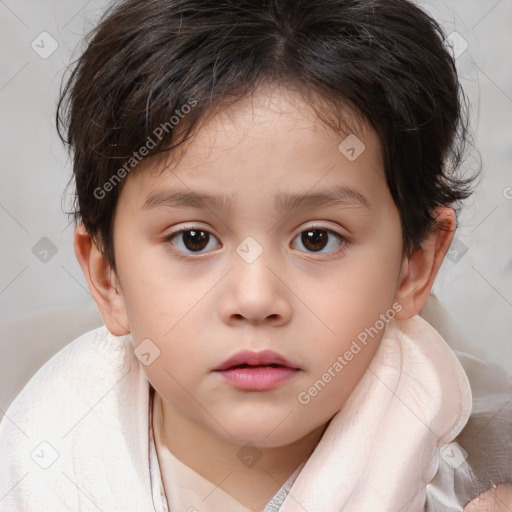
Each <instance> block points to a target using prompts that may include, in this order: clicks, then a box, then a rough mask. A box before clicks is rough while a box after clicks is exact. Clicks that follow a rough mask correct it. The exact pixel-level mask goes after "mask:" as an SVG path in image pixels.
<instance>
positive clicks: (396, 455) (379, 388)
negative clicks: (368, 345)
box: [280, 315, 472, 512]
mask: <svg viewBox="0 0 512 512" xmlns="http://www.w3.org/2000/svg"><path fill="white" fill-rule="evenodd" d="M471 404H472V398H471V389H470V385H469V381H468V379H467V377H466V374H465V373H464V370H463V368H462V366H461V365H460V363H459V361H458V360H457V358H456V356H455V355H454V353H453V352H452V351H451V349H450V348H449V346H448V345H447V344H446V342H445V341H444V339H443V338H442V337H441V336H440V335H439V333H438V332H437V331H436V330H435V329H434V328H433V327H432V326H431V325H430V324H428V323H427V322H426V321H425V320H423V319H422V318H421V317H420V316H418V315H417V316H415V317H413V318H410V319H408V320H397V319H393V320H391V321H390V322H389V324H388V325H387V328H386V331H385V333H384V336H383V339H382V341H381V344H380V346H379V348H378V349H377V352H376V354H375V356H374V358H373V360H372V362H371V363H370V366H369V367H368V369H367V371H366V372H365V373H364V375H363V377H362V378H361V380H360V381H359V383H358V384H357V386H356V387H355V388H354V391H353V392H352V394H351V395H350V397H349V399H348V400H347V402H346V404H345V406H344V407H343V409H342V410H341V411H340V412H338V413H337V414H336V415H335V416H334V417H333V418H332V420H331V421H330V423H329V425H328V427H327V429H326V431H325V433H324V435H323V437H322V439H321V440H320V442H319V444H318V446H317V447H316V449H315V451H314V452H313V454H312V455H311V457H310V458H309V460H308V461H307V463H306V465H305V466H304V468H303V469H302V471H301V473H300V474H299V475H298V477H297V479H296V480H295V482H294V484H293V486H292V487H291V489H290V492H289V495H288V496H287V498H286V499H285V501H284V503H283V505H282V507H281V508H280V512H295V511H299V510H328V511H330V512H359V511H361V510H379V511H382V512H386V511H388V512H396V511H397V510H400V511H402V512H420V511H421V512H422V511H423V510H424V506H425V499H426V486H427V484H429V483H430V482H431V481H432V479H433V478H434V476H435V474H436V472H437V469H438V467H439V457H440V449H441V447H442V446H443V445H445V444H447V443H449V442H450V441H451V440H452V439H454V438H455V437H456V436H457V434H458V433H459V432H460V431H461V430H462V428H463V427H464V425H465V424H466V422H467V420H468V418H469V415H470V413H471Z"/></svg>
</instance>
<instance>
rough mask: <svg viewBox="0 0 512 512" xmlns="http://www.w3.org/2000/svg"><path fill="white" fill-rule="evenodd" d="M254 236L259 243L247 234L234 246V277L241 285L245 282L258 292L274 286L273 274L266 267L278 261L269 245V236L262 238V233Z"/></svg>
mask: <svg viewBox="0 0 512 512" xmlns="http://www.w3.org/2000/svg"><path fill="white" fill-rule="evenodd" d="M256 236H258V238H259V240H260V241H261V243H260V241H258V240H257V239H256V237H255V236H253V235H249V236H247V237H245V238H244V239H243V240H242V241H241V242H240V243H239V244H238V246H237V247H236V255H234V265H235V274H236V276H235V277H236V280H237V281H238V282H239V283H240V284H241V285H243V284H244V283H245V285H246V286H248V287H249V288H251V289H255V290H256V289H257V291H258V293H265V292H268V291H269V290H270V289H272V288H274V284H275V283H274V280H275V276H274V274H273V273H272V272H271V271H270V270H269V268H268V267H270V268H272V266H273V265H274V266H275V265H277V264H278V262H277V261H276V259H275V257H274V254H275V251H274V250H273V248H272V247H270V246H269V237H266V238H265V240H263V238H264V237H263V235H256ZM274 272H275V271H274ZM247 292H248V293H250V292H251V290H250V289H248V290H247Z"/></svg>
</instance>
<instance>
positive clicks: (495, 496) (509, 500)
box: [464, 482, 512, 512]
mask: <svg viewBox="0 0 512 512" xmlns="http://www.w3.org/2000/svg"><path fill="white" fill-rule="evenodd" d="M464 511H465V512H512V482H503V483H501V484H499V485H497V486H496V487H493V488H491V489H488V490H487V491H485V492H484V493H482V494H481V495H480V496H479V497H478V498H475V499H474V500H471V502H469V503H468V504H467V505H466V507H465V508H464Z"/></svg>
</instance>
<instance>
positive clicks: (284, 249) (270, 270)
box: [114, 89, 402, 447]
mask: <svg viewBox="0 0 512 512" xmlns="http://www.w3.org/2000/svg"><path fill="white" fill-rule="evenodd" d="M347 135H348V134H346V135H344V136H339V135H336V134H335V133H334V132H332V131H331V130H330V129H328V128H327V127H326V126H325V125H324V124H322V122H321V121H320V120H318V118H317V117H316V115H315V114H314V113H313V112H312V111H311V110H309V107H308V106H307V105H305V104H304V103H302V102H301V100H300V99H299V98H298V97H297V96H294V95H287V94H286V93H285V92H284V91H282V90H281V91H279V90H277V89H275V90H270V89H267V90H265V91H261V92H260V93H259V94H257V95H256V96H255V97H254V102H253V103H252V104H251V100H250V99H246V100H244V102H243V103H239V104H237V105H235V106H234V107H233V108H232V109H231V110H228V111H224V112H223V113H221V114H219V115H217V116H215V117H214V118H213V119H212V120H210V122H209V123H208V124H206V125H204V126H203V127H202V128H201V130H200V131H199V132H198V134H197V136H196V138H195V139H194V140H193V143H192V144H191V145H190V146H189V147H188V149H187V150H186V151H185V153H184V156H183V157H182V159H181V161H180V162H179V164H178V165H177V167H176V168H174V169H172V170H168V171H166V172H164V173H157V172H151V169H145V170H144V171H143V172H137V173H134V174H133V175H132V176H130V177H129V179H127V182H126V184H125V187H124V189H123V191H122V193H121V194H120V198H119V203H118V208H117V211H116V216H115V225H114V247H115V255H116V262H117V271H118V276H119V283H120V289H121V291H122V294H123V296H124V299H125V303H126V313H127V316H128V319H129V322H130V329H131V333H132V336H133V340H134V344H135V345H138V344H139V343H141V342H142V341H143V340H146V339H149V340H151V342H148V341H145V343H146V345H145V346H144V347H145V351H146V352H148V351H149V353H150V354H151V356H146V357H151V359H152V358H153V357H154V354H155V353H156V352H155V351H156V348H155V345H156V347H158V350H159V351H160V355H159V356H158V357H157V358H156V359H155V360H154V361H153V362H152V363H151V364H149V365H148V366H143V368H144V370H145V372H146V375H147V377H148V379H149V381H150V382H151V383H152V384H153V386H154V387H155V388H156V389H157V391H158V392H159V393H160V394H161V395H162V396H163V397H164V398H165V400H166V401H167V402H168V403H169V404H170V406H171V408H172V409H173V410H174V411H175V413H176V414H179V415H183V416H184V417H185V418H187V419H188V420H192V421H193V422H195V423H196V424H199V425H200V426H201V427H203V428H205V429H207V430H208V431H210V432H211V433H213V434H214V435H217V436H219V437H222V438H224V439H226V440H227V441H230V442H234V443H240V444H241V443H246V442H252V443H254V444H257V445H259V446H267V447H270V446H280V445H285V444H288V443H292V442H294V441H296V440H298V439H300V438H302V437H303V436H305V435H306V434H308V433H310V432H312V431H313V430H314V429H316V428H318V427H320V426H322V425H324V424H325V423H326V422H327V421H329V420H330V418H331V417H332V416H333V415H334V414H335V413H336V412H338V411H339V410H340V409H341V407H342V406H343V404H344V402H345V400H346V399H347V397H348V396H349V394H350V392H351V391H352V389H353V388H354V386H355V384H356V383H357V381H358V380H359V378H360V377H361V375H362V374H363V373H364V371H365V370H366V368H367V366H368V364H369V363H370V361H371V359H372V356H373V354H374V352H375V350H376V349H377V347H378V345H379V342H380V340H381V338H382V335H383V333H384V329H383V328H382V323H383V322H382V318H387V319H388V320H389V319H390V318H392V317H393V313H394V312H395V311H394V309H393V307H392V305H393V303H394V301H395V293H396V291H397V287H398V282H399V276H400V270H401V265H402V232H401V226H400V219H399V214H398V210H397V208H396V206H395V204H394V202H393V200H392V198H391V196H390V193H389V191H388V187H387V186H386V182H385V177H384V170H383V163H382V160H381V150H380V146H379V141H378V138H377V136H376V134H375V133H374V132H373V131H367V132H365V133H359V134H358V137H359V139H360V140H361V141H362V142H363V143H364V145H365V146H366V149H365V150H364V151H363V152H362V154H361V155H360V156H359V157H358V158H356V159H355V160H354V161H350V160H349V159H348V158H347V156H345V154H346V155H348V156H350V157H351V158H353V156H352V152H351V151H350V150H348V151H346V153H345V154H344V153H342V151H341V150H340V149H338V146H339V145H340V143H341V142H342V141H343V140H344V139H345V138H346V136H347ZM348 149H350V147H349V148H348ZM357 151H358V148H356V152H355V153H354V156H357ZM341 188H345V189H346V190H352V191H357V192H358V193H359V194H360V195H361V196H364V198H366V200H367V202H368V205H364V204H363V203H362V202H361V201H359V200H357V199H356V196H355V194H353V193H350V194H349V193H346V194H345V196H344V197H345V198H344V200H343V201H342V202H339V203H331V204H323V205H314V204H313V203H314V201H312V200H311V201H309V203H304V204H301V206H300V207H297V208H295V209H288V208H285V209H283V210H281V209H279V207H277V208H276V204H277V205H278V206H279V204H281V203H287V201H286V196H287V195H288V194H290V195H296V196H297V197H298V198H299V199H302V200H305V198H307V197H308V196H312V195H315V194H326V193H332V194H334V193H335V191H337V190H339V189H341ZM175 192H183V193H193V194H197V195H198V196H200V195H203V194H209V195H214V196H221V195H225V196H226V202H225V204H224V206H222V207H219V208H217V207H214V206H208V207H206V206H204V207H199V206H185V205H184V204H181V206H180V207H176V206H174V205H173V204H171V202H170V201H169V202H167V201H166V199H169V198H170V195H171V194H172V193H175ZM150 198H153V199H152V200H151V201H149V199H150ZM228 202H229V204H230V205H231V209H228V208H227V204H228ZM312 226H315V227H316V228H317V229H319V230H321V231H317V232H315V231H313V232H312V234H311V235H310V236H307V231H308V229H311V227H312ZM179 230H196V231H200V232H199V233H190V232H187V233H184V234H179V235H177V236H176V237H175V238H174V239H173V240H172V241H169V239H168V236H169V235H170V234H171V233H173V232H177V231H179ZM328 230H329V231H328ZM331 230H332V232H335V233H338V234H339V235H341V236H343V237H345V238H346V241H345V242H340V241H339V240H338V238H337V237H336V235H335V234H333V233H332V232H331ZM301 234H303V236H302V237H301ZM201 235H202V237H201ZM194 251H195V252H194ZM244 251H245V252H244ZM260 251H261V254H260ZM395 306H396V304H395ZM379 320H380V321H379ZM375 327H377V330H378V334H375V333H374V332H375ZM365 329H370V330H371V329H373V331H371V332H372V336H370V335H368V331H365ZM364 332H366V338H367V339H366V345H365V344H364V343H362V342H361V341H360V340H361V339H364V334H363V335H362V333H364ZM358 335H359V339H358ZM354 340H359V341H357V345H354V344H353V341H354ZM357 346H358V347H359V350H358V349H357V348H356V347H357ZM146 349H147V350H146ZM243 349H247V350H251V351H262V350H272V351H275V352H277V353H279V354H280V355H282V356H283V357H285V358H286V359H288V360H289V361H290V362H292V363H293V365H294V366H295V367H297V368H299V369H300V370H298V371H295V372H290V374H291V376H289V377H288V378H287V379H285V380H284V381H282V382H280V383H278V384H276V385H274V387H270V388H269V389H265V390H259V391H254V390H247V389H240V388H239V387H236V386H235V385H233V384H232V383H230V381H228V380H227V379H226V378H225V377H224V376H223V374H220V373H219V372H215V371H213V370H214V369H215V368H217V367H219V365H221V364H222V363H223V362H225V361H226V360H227V359H228V358H230V357H231V356H233V355H234V354H236V353H238V352H239V351H241V350H243ZM347 351H348V352H349V353H350V354H352V357H350V354H348V355H345V354H346V353H347ZM336 362H338V364H336ZM340 368H341V369H340ZM329 369H330V377H331V378H330V379H329V376H327V377H325V376H324V377H322V375H324V374H326V372H327V373H329ZM249 371H251V370H249ZM253 371H254V370H253ZM270 371H272V370H270ZM319 379H320V380H321V381H322V382H321V383H320V384H317V388H318V389H320V391H318V389H317V391H316V392H315V390H314V389H313V390H312V391H311V387H312V386H314V384H315V382H317V381H318V380H319Z"/></svg>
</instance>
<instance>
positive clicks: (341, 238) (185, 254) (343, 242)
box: [164, 225, 348, 258]
mask: <svg viewBox="0 0 512 512" xmlns="http://www.w3.org/2000/svg"><path fill="white" fill-rule="evenodd" d="M189 231H202V232H204V233H207V234H208V235H210V236H212V237H213V238H216V237H215V236H214V235H212V233H210V232H209V231H207V230H206V229H203V228H201V227H199V226H192V227H189V228H187V229H180V230H178V231H174V232H173V233H170V234H168V235H167V236H165V238H164V242H166V243H169V244H170V245H171V246H174V244H173V243H172V241H173V240H174V238H176V237H177V236H178V235H180V234H182V233H186V232H189ZM307 231H325V232H327V233H329V234H332V235H334V236H335V237H336V238H337V239H338V240H339V242H340V247H339V248H338V249H336V250H334V251H330V252H327V253H324V252H319V251H316V252H315V251H302V252H306V253H308V254H323V255H325V254H327V255H330V256H334V255H337V254H339V253H340V252H342V251H343V250H344V249H346V246H347V244H348V239H347V238H346V237H344V236H343V235H340V234H339V233H338V232H336V231H333V230H332V229H329V228H326V227H324V226H316V225H313V226H308V227H307V228H305V229H303V230H302V231H301V232H300V233H298V235H297V236H296V237H295V238H294V240H295V239H296V238H297V237H299V236H300V235H302V233H305V232H307ZM209 242H210V240H208V243H209ZM328 243H329V242H327V244H328ZM322 250H323V249H322ZM173 251H174V252H176V253H177V254H178V255H179V256H181V257H184V258H187V257H190V256H192V257H195V256H194V255H202V254H206V253H204V252H198V251H196V252H184V251H182V250H180V249H175V248H173Z"/></svg>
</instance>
